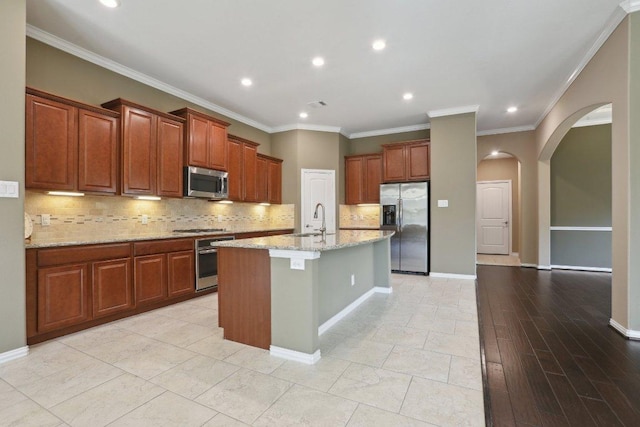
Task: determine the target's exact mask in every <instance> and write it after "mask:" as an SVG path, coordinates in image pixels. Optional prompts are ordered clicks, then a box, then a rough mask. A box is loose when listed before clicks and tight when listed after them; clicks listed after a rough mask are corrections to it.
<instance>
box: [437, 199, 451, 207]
mask: <svg viewBox="0 0 640 427" xmlns="http://www.w3.org/2000/svg"><path fill="white" fill-rule="evenodd" d="M438 207H439V208H448V207H449V201H448V200H438Z"/></svg>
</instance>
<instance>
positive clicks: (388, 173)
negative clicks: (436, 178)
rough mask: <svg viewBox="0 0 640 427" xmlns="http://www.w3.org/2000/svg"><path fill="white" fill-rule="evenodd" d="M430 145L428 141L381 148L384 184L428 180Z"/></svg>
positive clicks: (387, 145)
mask: <svg viewBox="0 0 640 427" xmlns="http://www.w3.org/2000/svg"><path fill="white" fill-rule="evenodd" d="M429 150H430V143H429V140H428V139H421V140H416V141H406V142H400V143H394V144H384V145H383V146H382V163H383V166H382V169H383V181H384V182H406V181H424V180H427V179H429V178H430V176H429V168H430V151H429Z"/></svg>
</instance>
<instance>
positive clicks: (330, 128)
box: [271, 123, 346, 136]
mask: <svg viewBox="0 0 640 427" xmlns="http://www.w3.org/2000/svg"><path fill="white" fill-rule="evenodd" d="M290 130H312V131H316V132H333V133H342V128H340V127H337V126H322V125H307V124H303V123H295V124H291V125H283V126H276V127H273V128H271V133H278V132H287V131H290ZM345 136H346V135H345Z"/></svg>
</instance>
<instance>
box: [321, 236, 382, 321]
mask: <svg viewBox="0 0 640 427" xmlns="http://www.w3.org/2000/svg"><path fill="white" fill-rule="evenodd" d="M387 240H388V239H387ZM351 275H353V276H354V282H355V284H354V285H351ZM373 286H374V250H373V245H372V244H371V243H368V244H364V245H360V246H352V247H347V248H342V249H338V250H334V251H326V252H322V256H321V257H320V287H319V290H318V292H319V297H320V299H319V307H318V309H319V318H318V323H319V324H320V325H322V324H323V323H324V322H326V321H327V320H329V319H330V318H332V317H333V316H335V315H336V314H338V313H339V312H340V311H342V310H343V309H344V308H345V307H347V306H348V305H349V304H351V303H352V302H354V301H355V300H357V299H358V298H360V297H361V296H362V295H364V294H365V293H367V292H368V291H369V290H371V289H372V288H373Z"/></svg>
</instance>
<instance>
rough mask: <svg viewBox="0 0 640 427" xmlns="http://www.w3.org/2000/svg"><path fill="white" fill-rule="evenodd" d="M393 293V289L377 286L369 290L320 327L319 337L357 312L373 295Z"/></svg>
mask: <svg viewBox="0 0 640 427" xmlns="http://www.w3.org/2000/svg"><path fill="white" fill-rule="evenodd" d="M392 292H393V288H392V287H388V288H385V287H382V286H376V287H374V288H371V289H369V290H368V291H367V292H366V293H364V294H362V295H361V296H360V298H358V299H357V300H355V301H354V302H352V303H351V304H349V305H348V306H346V307H345V308H343V309H342V310H341V311H339V312H338V313H337V314H336V315H335V316H333V317H332V318H330V319H329V320H327V321H326V322H324V323H323V324H322V325H320V326H319V327H318V335H322V334H324V333H325V332H327V329H329V328H330V327H332V326H333V325H335V324H336V323H338V322H339V321H341V320H342V319H344V318H345V317H346V316H347V314H349V313H351V312H352V311H353V310H355V309H356V308H357V307H358V306H359V305H360V304H362V303H363V302H365V301H366V300H367V298H369V297H370V296H371V295H373V294H375V293H379V294H390V293H392Z"/></svg>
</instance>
